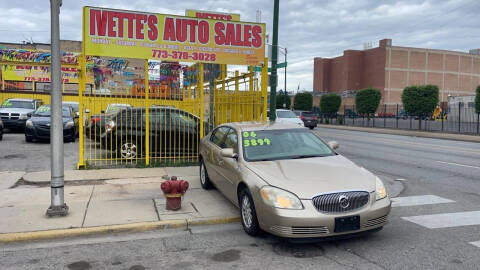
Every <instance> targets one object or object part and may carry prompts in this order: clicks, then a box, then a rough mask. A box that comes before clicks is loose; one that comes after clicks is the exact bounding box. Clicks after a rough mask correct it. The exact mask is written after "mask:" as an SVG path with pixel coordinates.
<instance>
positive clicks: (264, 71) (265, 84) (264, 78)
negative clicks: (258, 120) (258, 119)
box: [262, 57, 268, 122]
mask: <svg viewBox="0 0 480 270" xmlns="http://www.w3.org/2000/svg"><path fill="white" fill-rule="evenodd" d="M267 80H268V58H267V57H265V59H264V60H263V67H262V97H263V111H262V118H263V122H266V121H267V106H268V104H267V95H268V93H267V88H268V82H267Z"/></svg>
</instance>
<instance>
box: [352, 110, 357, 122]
mask: <svg viewBox="0 0 480 270" xmlns="http://www.w3.org/2000/svg"><path fill="white" fill-rule="evenodd" d="M355 113H356V112H355V105H353V109H352V115H353V126H355Z"/></svg>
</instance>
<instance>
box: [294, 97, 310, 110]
mask: <svg viewBox="0 0 480 270" xmlns="http://www.w3.org/2000/svg"><path fill="white" fill-rule="evenodd" d="M312 106H313V96H312V94H311V93H297V94H296V95H295V98H294V100H293V108H294V109H295V110H302V111H311V110H312Z"/></svg>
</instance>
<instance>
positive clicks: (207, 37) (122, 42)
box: [83, 7, 266, 65]
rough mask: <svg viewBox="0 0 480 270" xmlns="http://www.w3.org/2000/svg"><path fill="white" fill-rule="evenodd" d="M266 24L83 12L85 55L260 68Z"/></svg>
mask: <svg viewBox="0 0 480 270" xmlns="http://www.w3.org/2000/svg"><path fill="white" fill-rule="evenodd" d="M265 31H266V28H265V24H263V23H249V22H234V21H223V20H222V21H219V20H212V19H205V18H191V17H183V16H174V15H165V14H154V13H144V12H137V11H124V10H112V9H104V8H95V7H84V9H83V33H84V36H83V42H84V45H85V54H87V55H96V56H110V57H125V58H138V59H155V60H166V61H174V62H203V63H216V64H232V65H260V64H262V63H263V60H264V57H265Z"/></svg>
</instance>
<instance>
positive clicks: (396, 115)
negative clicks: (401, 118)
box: [395, 104, 398, 128]
mask: <svg viewBox="0 0 480 270" xmlns="http://www.w3.org/2000/svg"><path fill="white" fill-rule="evenodd" d="M395 117H396V120H397V121H396V124H395V126H396V128H398V104H397V114H395Z"/></svg>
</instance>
